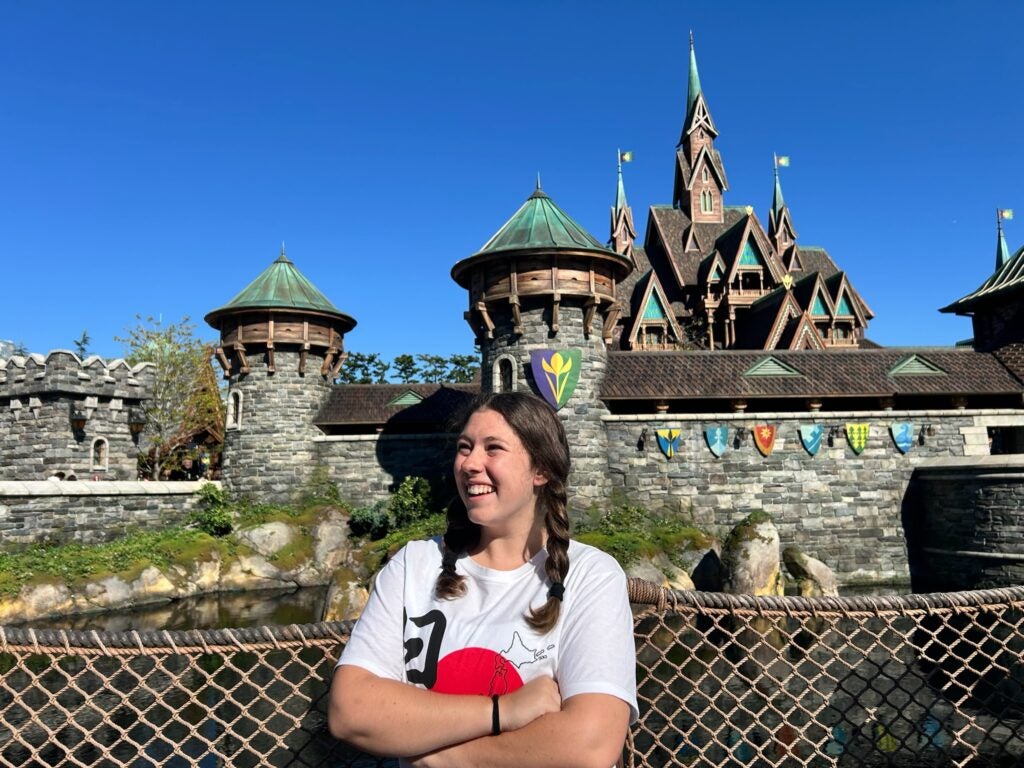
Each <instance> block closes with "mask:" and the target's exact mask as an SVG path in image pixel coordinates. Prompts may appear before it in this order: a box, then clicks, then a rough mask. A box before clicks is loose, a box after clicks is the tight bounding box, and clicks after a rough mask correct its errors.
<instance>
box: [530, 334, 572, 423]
mask: <svg viewBox="0 0 1024 768" xmlns="http://www.w3.org/2000/svg"><path fill="white" fill-rule="evenodd" d="M582 359H583V351H582V350H579V349H562V350H557V351H556V350H554V349H535V350H533V351H532V352H530V367H531V369H532V370H533V380H534V382H535V383H536V385H537V392H538V394H540V396H541V397H543V398H544V399H545V400H547V401H548V403H550V404H551V407H552V408H554V409H555V410H556V411H557V410H558V409H559V408H561V407H562V406H563V405H565V404H566V403H567V402H568V401H569V398H570V397H572V393H573V391H574V390H575V389H576V383H577V382H578V381H579V380H580V368H581V361H582Z"/></svg>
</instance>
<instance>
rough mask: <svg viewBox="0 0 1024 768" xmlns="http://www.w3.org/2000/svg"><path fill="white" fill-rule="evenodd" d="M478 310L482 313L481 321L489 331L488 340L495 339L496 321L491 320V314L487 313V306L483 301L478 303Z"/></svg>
mask: <svg viewBox="0 0 1024 768" xmlns="http://www.w3.org/2000/svg"><path fill="white" fill-rule="evenodd" d="M476 310H477V312H479V313H480V319H481V320H483V322H484V327H485V328H486V329H487V333H486V336H487V338H488V339H493V338H494V321H493V320H491V314H490V312H488V311H487V304H486V303H485V302H483V301H478V302H477V303H476Z"/></svg>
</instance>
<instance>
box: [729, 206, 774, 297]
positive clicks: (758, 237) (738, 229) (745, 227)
mask: <svg viewBox="0 0 1024 768" xmlns="http://www.w3.org/2000/svg"><path fill="white" fill-rule="evenodd" d="M751 238H753V240H754V243H755V245H756V246H757V250H758V251H759V255H760V256H761V261H762V263H763V264H764V266H765V268H766V269H767V270H768V275H769V276H770V277H771V278H772V281H773V282H779V281H781V280H782V274H783V270H782V265H781V264H779V263H778V260H777V259H776V258H775V253H774V251H773V249H772V247H771V244H770V243H769V242H768V237H767V236H766V235H765V233H764V230H763V229H761V224H760V223H759V222H758V221H757V217H756V216H755V215H754V214H753V213H747V214H746V216H745V218H744V219H741V220H740V222H739V224H738V225H737V226H735V227H733V228H732V229H731V230H729V231H728V232H726V233H725V234H724V235H723V236H722V237H720V238H719V239H718V241H717V242H716V243H715V245H716V246H717V248H718V250H719V251H721V253H722V258H724V259H725V263H726V266H727V267H728V268H729V273H728V276H727V279H728V280H730V281H731V280H732V279H734V278H735V277H736V273H737V272H738V271H739V268H740V266H741V264H740V261H741V257H742V254H743V248H744V246H745V245H746V244H747V242H748V241H749V240H750V239H751Z"/></svg>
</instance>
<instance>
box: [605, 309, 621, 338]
mask: <svg viewBox="0 0 1024 768" xmlns="http://www.w3.org/2000/svg"><path fill="white" fill-rule="evenodd" d="M621 311H622V309H621V308H620V307H619V305H618V303H616V304H612V306H611V307H609V309H608V312H607V313H606V314H605V316H604V327H603V328H602V330H601V337H602V339H603V340H604V343H605V344H611V343H612V332H613V331H614V330H615V324H616V323H617V322H619V314H620V313H621Z"/></svg>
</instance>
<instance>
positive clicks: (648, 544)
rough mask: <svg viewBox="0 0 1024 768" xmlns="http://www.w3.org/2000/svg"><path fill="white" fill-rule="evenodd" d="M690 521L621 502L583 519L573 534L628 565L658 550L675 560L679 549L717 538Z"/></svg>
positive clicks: (703, 546)
mask: <svg viewBox="0 0 1024 768" xmlns="http://www.w3.org/2000/svg"><path fill="white" fill-rule="evenodd" d="M687 522H688V521H687V520H681V519H679V518H678V517H677V516H674V515H671V514H665V513H661V514H657V513H653V512H651V511H649V510H647V509H644V508H643V507H639V506H636V505H634V504H627V503H621V504H618V505H616V506H613V507H612V508H611V509H609V510H608V511H606V512H605V513H604V514H603V515H601V516H600V517H599V518H597V519H596V520H593V521H590V522H585V523H581V524H580V525H579V527H578V528H577V531H576V533H575V534H574V536H575V538H577V539H579V540H580V541H581V542H583V543H584V544H590V545H591V546H593V547H597V548H598V549H601V550H604V551H605V552H607V553H608V554H610V555H611V556H612V557H614V558H615V559H616V560H618V561H619V564H620V565H622V566H627V565H630V564H632V563H635V562H636V561H637V560H639V559H641V558H644V557H656V556H657V555H659V554H666V555H668V556H669V558H670V559H673V560H675V559H677V555H678V553H679V551H680V550H685V549H694V550H700V549H706V548H707V547H709V546H711V544H712V542H713V541H714V538H713V537H712V536H711V535H709V534H708V533H706V532H705V531H702V530H700V529H699V528H694V527H693V526H691V525H687V524H686V523H687Z"/></svg>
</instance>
